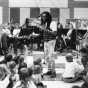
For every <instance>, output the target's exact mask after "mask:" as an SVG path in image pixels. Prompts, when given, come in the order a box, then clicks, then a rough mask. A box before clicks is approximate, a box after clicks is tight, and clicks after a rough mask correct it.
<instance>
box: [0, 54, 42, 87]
mask: <svg viewBox="0 0 88 88" xmlns="http://www.w3.org/2000/svg"><path fill="white" fill-rule="evenodd" d="M24 59H25V58H24V57H23V56H22V55H19V56H15V57H13V56H12V55H11V54H7V55H6V56H5V57H4V60H3V61H1V62H0V80H1V81H2V80H4V79H6V78H7V77H8V80H9V83H8V85H7V87H6V88H44V87H43V85H40V84H41V71H42V66H41V59H40V58H39V59H38V60H36V61H34V64H33V66H32V67H27V64H26V63H25V62H24ZM29 59H30V58H29ZM3 73H4V74H3ZM39 78H40V79H39ZM39 83H40V84H39Z"/></svg>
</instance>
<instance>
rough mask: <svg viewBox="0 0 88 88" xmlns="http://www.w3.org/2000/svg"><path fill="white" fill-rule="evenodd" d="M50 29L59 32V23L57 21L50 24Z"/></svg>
mask: <svg viewBox="0 0 88 88" xmlns="http://www.w3.org/2000/svg"><path fill="white" fill-rule="evenodd" d="M50 29H51V30H52V31H57V22H56V21H52V22H51V24H50Z"/></svg>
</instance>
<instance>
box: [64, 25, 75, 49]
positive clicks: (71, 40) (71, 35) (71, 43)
mask: <svg viewBox="0 0 88 88" xmlns="http://www.w3.org/2000/svg"><path fill="white" fill-rule="evenodd" d="M62 37H63V40H64V42H65V45H66V47H67V49H74V50H75V49H76V30H74V28H73V25H72V24H71V23H69V30H68V32H67V35H66V36H62Z"/></svg>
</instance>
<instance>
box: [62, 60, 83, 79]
mask: <svg viewBox="0 0 88 88" xmlns="http://www.w3.org/2000/svg"><path fill="white" fill-rule="evenodd" d="M83 69H84V67H83V65H79V64H78V63H76V62H66V67H65V70H64V73H63V77H64V78H69V77H75V73H76V72H78V73H80V72H82V71H83Z"/></svg>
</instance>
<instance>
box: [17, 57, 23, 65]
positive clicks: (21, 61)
mask: <svg viewBox="0 0 88 88" xmlns="http://www.w3.org/2000/svg"><path fill="white" fill-rule="evenodd" d="M18 63H19V64H21V63H24V57H23V56H19V60H18Z"/></svg>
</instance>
